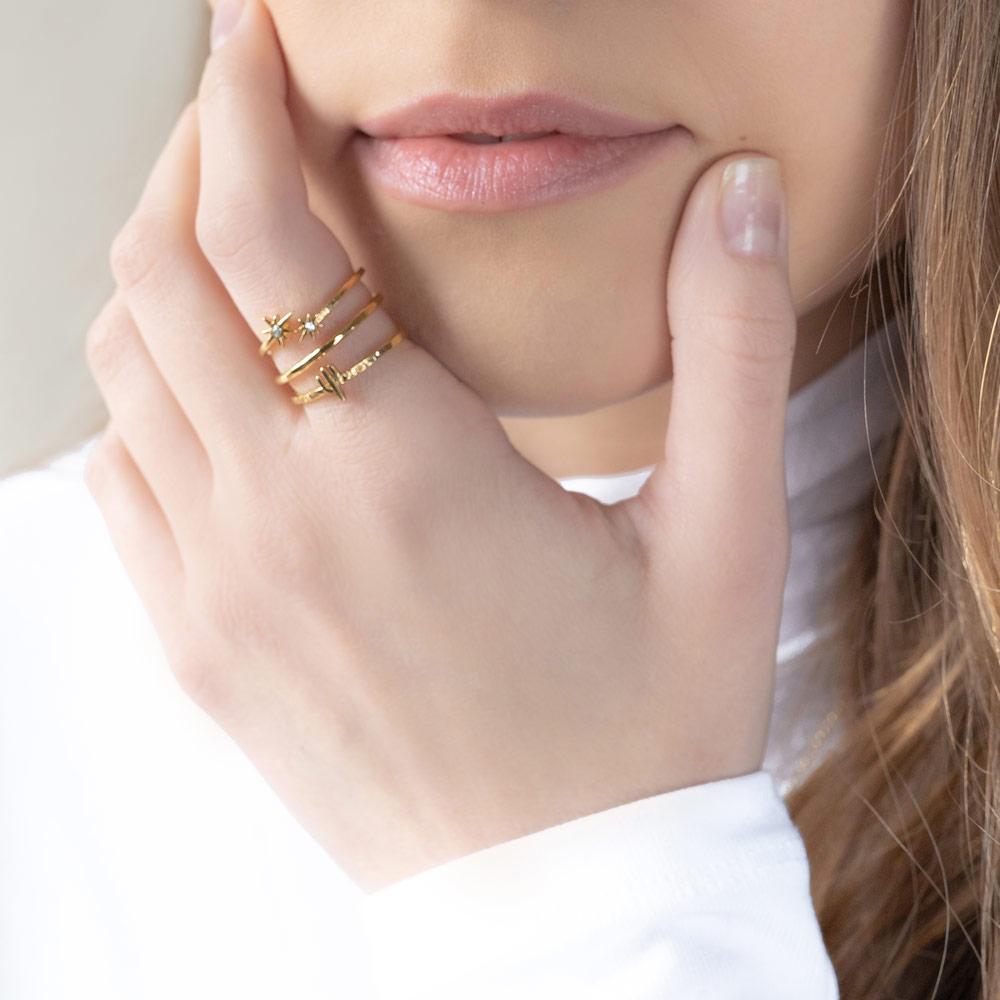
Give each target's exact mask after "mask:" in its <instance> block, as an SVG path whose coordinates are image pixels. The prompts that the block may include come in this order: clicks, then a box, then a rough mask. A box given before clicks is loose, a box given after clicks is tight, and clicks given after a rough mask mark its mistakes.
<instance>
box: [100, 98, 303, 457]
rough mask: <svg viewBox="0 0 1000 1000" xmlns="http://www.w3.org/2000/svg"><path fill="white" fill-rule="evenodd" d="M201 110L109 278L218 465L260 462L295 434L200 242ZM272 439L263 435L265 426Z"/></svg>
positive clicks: (134, 222) (114, 252)
mask: <svg viewBox="0 0 1000 1000" xmlns="http://www.w3.org/2000/svg"><path fill="white" fill-rule="evenodd" d="M198 131H199V130H198V108H197V103H196V102H194V101H192V102H191V103H190V104H189V105H188V106H187V107H186V108H185V109H184V111H183V113H182V114H181V116H180V118H179V120H178V122H177V124H176V125H175V127H174V130H173V131H172V133H171V135H170V137H169V139H168V141H167V143H166V146H165V147H164V149H163V152H162V153H161V155H160V157H159V159H158V160H157V162H156V165H155V166H154V168H153V170H152V172H151V173H150V176H149V178H148V180H147V182H146V185H145V188H144V190H143V193H142V196H141V198H140V200H139V203H138V205H137V206H136V209H135V211H134V212H133V213H132V215H131V216H130V218H129V220H128V222H126V224H125V226H124V228H123V229H122V231H121V232H120V233H119V234H118V236H117V237H116V238H115V241H114V243H113V244H112V248H111V269H112V272H113V274H114V277H115V280H116V282H117V284H118V287H119V288H120V289H121V292H122V294H123V295H124V297H125V300H126V302H127V304H128V308H129V311H130V312H131V314H132V317H133V319H134V321H135V325H136V327H137V328H138V329H139V332H140V334H141V336H142V338H143V341H144V342H145V344H146V347H147V349H148V350H149V354H150V357H151V358H152V359H153V361H154V362H155V364H156V367H157V368H158V369H159V371H160V372H161V373H162V375H163V377H164V379H165V380H166V382H167V384H168V385H169V386H170V389H171V390H172V392H173V393H174V396H175V397H176V399H177V401H178V403H179V404H180V406H181V408H182V410H183V411H184V413H185V414H186V415H187V417H188V419H189V421H190V422H191V425H192V426H193V427H194V428H195V429H196V430H197V432H198V435H199V437H200V438H201V440H202V442H203V445H204V448H205V450H206V452H207V454H208V456H209V458H210V460H211V462H212V464H213V466H214V465H216V464H217V463H219V462H221V461H232V462H234V463H236V464H245V463H247V462H252V461H255V460H260V458H261V455H260V452H261V450H262V448H263V447H264V446H265V445H266V444H267V443H268V442H269V441H279V442H280V440H281V439H282V437H283V435H287V434H290V433H291V430H292V427H293V426H294V424H295V423H296V421H295V419H294V415H292V414H290V413H289V409H290V408H289V406H288V400H287V393H286V391H284V390H285V387H283V386H279V385H275V383H274V378H273V373H272V372H271V370H270V369H269V368H268V366H266V365H264V364H262V363H261V360H262V359H260V358H259V357H258V356H257V354H256V351H255V349H254V346H253V341H252V339H251V338H249V337H248V336H247V333H248V331H247V330H246V324H245V321H244V320H243V318H242V317H241V316H240V314H239V312H238V311H237V309H236V307H235V306H234V305H233V302H232V299H231V298H230V297H229V294H228V293H227V292H226V289H225V288H224V287H223V285H222V283H221V282H220V281H219V277H218V275H217V274H216V273H215V271H214V270H213V269H212V267H211V266H210V265H209V263H208V261H207V260H206V259H205V256H204V254H203V253H202V252H201V249H200V247H199V246H198V243H197V240H196V238H195V231H194V227H195V214H196V211H197V206H198V171H199V149H198V144H199V139H198ZM265 425H266V426H267V428H268V430H269V435H266V436H265V435H262V434H261V428H262V426H265Z"/></svg>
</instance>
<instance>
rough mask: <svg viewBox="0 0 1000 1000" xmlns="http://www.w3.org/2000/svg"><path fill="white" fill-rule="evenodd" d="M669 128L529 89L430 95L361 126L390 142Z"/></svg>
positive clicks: (607, 134) (611, 134)
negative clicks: (495, 93)
mask: <svg viewBox="0 0 1000 1000" xmlns="http://www.w3.org/2000/svg"><path fill="white" fill-rule="evenodd" d="M670 124H672V123H664V122H651V121H646V120H642V119H639V118H633V117H631V116H629V115H625V114H622V113H620V112H617V111H610V110H606V109H604V108H598V107H596V106H594V105H591V104H584V103H583V102H581V101H576V100H573V99H572V98H569V97H565V96H563V95H561V94H548V93H542V92H539V91H531V92H527V93H522V94H512V95H509V96H506V97H497V98H483V97H465V96H462V95H460V94H430V95H428V96H427V97H423V98H421V99H419V100H417V101H414V102H412V103H411V104H407V105H404V106H403V107H400V108H396V109H394V110H392V111H388V112H386V113H384V114H381V115H378V116H376V117H373V118H369V119H368V120H367V121H364V122H361V123H360V124H359V125H358V128H359V129H360V130H361V131H362V132H364V133H366V134H367V135H370V136H374V137H375V138H386V139H388V138H404V137H407V136H422V135H453V134H455V133H459V132H477V133H483V134H488V135H497V136H499V135H514V134H517V133H526V132H562V133H566V134H572V135H587V136H605V137H609V138H611V137H615V136H627V135H636V134H639V133H645V132H658V131H661V130H663V129H665V128H668V127H669V126H670Z"/></svg>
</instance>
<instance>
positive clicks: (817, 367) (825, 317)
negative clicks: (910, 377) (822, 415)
mask: <svg viewBox="0 0 1000 1000" xmlns="http://www.w3.org/2000/svg"><path fill="white" fill-rule="evenodd" d="M869 287H870V286H869ZM845 300H846V301H845ZM867 304H868V303H867V300H866V298H865V297H864V296H859V297H858V298H857V300H850V299H847V298H846V293H843V292H842V293H838V295H836V296H835V297H834V298H832V299H829V300H827V301H826V302H824V303H823V304H822V305H820V306H819V307H817V308H815V309H813V310H812V311H810V312H808V313H807V314H806V315H804V316H802V317H800V318H799V321H798V331H797V337H796V347H795V355H794V357H793V359H792V372H791V379H790V383H789V394H790V395H792V394H794V393H795V392H797V391H798V390H799V389H801V388H802V387H803V386H805V385H808V384H809V383H810V382H811V381H813V379H815V378H817V377H818V376H819V375H821V374H823V372H825V371H826V370H827V369H828V368H830V367H832V366H833V365H835V364H836V363H837V362H838V361H839V360H840V359H841V358H843V357H844V356H845V355H846V354H847V353H848V352H849V351H850V350H851V348H852V347H854V346H856V345H857V344H859V343H860V342H861V341H862V339H863V337H864V322H865V316H866V313H867ZM672 388H673V380H672V379H668V380H667V381H666V382H664V383H663V384H661V385H658V386H656V387H655V388H653V389H650V390H648V391H647V392H644V393H641V394H640V395H638V396H634V397H633V398H631V399H627V400H625V401H624V402H621V403H615V404H613V405H612V406H606V407H602V408H601V409H599V410H591V411H590V412H588V413H579V414H571V415H569V416H565V417H504V418H501V419H500V423H501V424H502V425H503V428H504V430H505V431H506V432H507V436H508V438H509V439H510V442H511V444H512V445H513V446H514V447H515V448H516V449H517V450H518V451H519V452H520V453H521V454H522V455H523V456H524V457H525V458H527V459H528V461H529V462H531V463H532V465H534V466H536V467H537V468H538V469H540V470H541V471H542V472H544V473H546V474H547V475H549V476H551V477H553V478H562V477H566V476H579V475H613V474H616V473H621V472H628V471H631V470H633V469H640V468H645V467H647V466H651V465H655V464H656V463H657V462H659V461H660V458H661V457H662V454H663V446H664V441H665V438H666V431H667V422H668V420H669V417H670V395H671V390H672Z"/></svg>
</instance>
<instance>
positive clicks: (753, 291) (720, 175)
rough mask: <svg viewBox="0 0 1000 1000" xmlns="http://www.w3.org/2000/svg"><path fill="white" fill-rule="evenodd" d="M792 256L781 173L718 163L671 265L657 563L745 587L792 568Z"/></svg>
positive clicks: (655, 520)
mask: <svg viewBox="0 0 1000 1000" xmlns="http://www.w3.org/2000/svg"><path fill="white" fill-rule="evenodd" d="M787 258H788V223H787V209H786V207H785V203H784V195H783V190H782V184H781V175H780V168H779V166H778V164H777V162H776V161H774V160H772V159H770V158H768V157H762V156H751V157H749V158H747V159H744V158H743V157H740V156H736V157H731V158H728V159H724V160H721V161H719V162H717V163H715V164H713V165H712V166H711V167H710V168H709V169H708V170H707V171H706V172H705V174H704V175H703V176H702V177H701V178H699V180H698V182H697V184H696V185H695V188H694V190H693V191H692V193H691V196H690V197H689V199H688V203H687V205H686V207H685V211H684V215H683V218H682V220H681V224H680V227H679V229H678V232H677V236H676V239H675V242H674V248H673V251H672V254H671V259H670V264H669V273H668V279H667V311H668V316H669V327H670V333H671V338H672V339H671V355H672V360H673V372H674V374H673V387H672V395H671V402H670V414H669V421H668V428H667V435H666V441H665V447H664V460H663V461H662V462H660V463H659V465H658V466H657V467H656V468H655V469H654V470H653V473H652V475H651V476H650V477H649V479H648V480H647V481H646V483H644V484H643V489H642V490H641V491H640V496H641V498H642V499H641V501H640V503H641V505H643V506H644V508H645V510H646V511H647V512H648V514H649V515H650V519H651V522H652V524H651V526H650V527H651V534H652V536H653V537H651V538H650V539H649V543H650V547H651V550H652V551H653V552H659V553H660V554H661V555H664V556H666V555H667V554H668V553H669V558H671V559H672V558H676V555H677V552H678V546H681V547H682V548H683V550H684V552H685V553H686V555H687V557H688V559H687V562H686V563H685V571H688V568H691V569H692V570H693V568H694V567H695V566H696V565H697V564H698V563H699V562H700V563H701V565H703V566H704V567H705V569H706V572H708V573H709V574H710V575H711V574H714V575H715V576H716V577H721V576H723V575H725V574H726V573H728V574H729V576H730V578H731V580H732V582H733V585H734V586H735V587H737V588H739V587H742V586H745V584H746V583H747V581H748V580H750V581H752V582H753V583H755V584H760V585H761V586H763V585H764V583H765V581H773V582H774V583H779V582H780V581H782V580H783V579H784V572H785V568H786V567H785V560H786V559H787V552H786V551H785V550H786V547H787V543H786V536H787V509H786V496H787V493H786V485H785V468H784V448H785V444H784V442H785V413H786V404H787V401H788V391H789V381H790V378H791V363H792V356H793V352H794V348H795V334H796V318H795V309H794V304H793V301H792V296H791V290H790V287H789V280H788V260H787ZM658 541H659V542H664V543H666V544H660V545H658V544H657V543H658ZM665 569H666V571H667V572H669V571H670V570H669V568H667V567H665ZM771 569H773V572H769V570H771ZM772 591H773V588H772ZM771 596H772V597H773V596H774V595H773V593H772V594H771ZM778 596H779V597H780V587H779V595H778Z"/></svg>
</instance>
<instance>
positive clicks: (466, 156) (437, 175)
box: [356, 92, 686, 212]
mask: <svg viewBox="0 0 1000 1000" xmlns="http://www.w3.org/2000/svg"><path fill="white" fill-rule="evenodd" d="M359 129H360V132H359V133H358V135H357V136H356V141H357V148H358V152H359V162H360V164H361V167H362V169H363V170H365V171H366V172H367V173H368V174H369V175H370V176H371V177H372V178H373V180H374V181H375V182H376V183H377V184H379V185H380V186H381V187H383V188H385V189H387V190H389V191H390V192H392V193H394V194H396V195H397V196H399V197H401V198H403V199H405V200H407V201H411V202H415V203H417V204H421V205H428V206H432V207H435V208H439V209H445V210H451V211H480V212H484V211H485V212H496V211H504V210H508V209H511V208H518V207H524V206H528V205H532V204H538V203H542V202H548V201H557V200H562V199H564V198H567V197H570V196H572V195H574V194H578V193H581V192H583V191H591V190H596V189H598V188H601V187H606V186H608V185H609V184H611V183H612V182H613V181H615V180H618V179H621V178H623V177H624V176H626V175H627V174H630V173H632V172H633V171H635V170H637V169H638V168H639V167H640V166H641V165H642V164H643V163H645V162H646V161H647V160H648V159H649V158H650V157H652V156H655V155H657V154H658V153H662V152H663V151H664V150H665V148H667V147H668V146H673V145H674V144H675V143H676V142H677V141H678V140H679V139H681V138H682V137H683V135H684V133H685V132H686V130H685V129H684V128H682V127H681V126H670V125H667V126H664V125H662V124H659V123H650V122H644V121H641V120H638V119H634V118H629V117H627V116H625V115H621V114H619V113H617V112H609V111H604V110H602V109H599V108H595V107H593V106H590V105H586V104H582V103H580V102H578V101H574V100H571V99H568V98H565V97H562V96H560V95H554V94H544V93H537V92H534V93H527V94H520V95H515V96H513V97H507V98H500V99H494V100H490V99H480V98H466V97H462V96H460V95H453V94H434V95H431V96H430V97H426V98H423V99H422V100H419V101H417V102H415V103H413V104H410V105H407V106H405V107H403V108H399V109H396V110H394V111H391V112H389V113H388V114H384V115H380V116H378V117H377V118H373V119H370V120H368V121H365V122H362V123H361V124H360V125H359ZM470 132H471V133H485V134H487V135H493V136H500V135H514V136H517V135H519V134H522V133H535V132H550V133H554V134H550V135H546V136H544V137H542V138H516V139H514V140H513V141H509V142H508V141H505V142H494V143H481V142H469V141H466V140H464V139H459V138H455V134H458V133H470Z"/></svg>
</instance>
